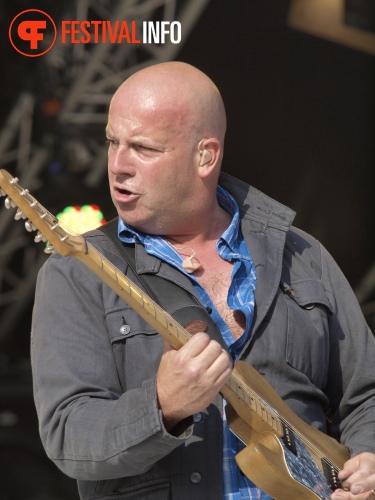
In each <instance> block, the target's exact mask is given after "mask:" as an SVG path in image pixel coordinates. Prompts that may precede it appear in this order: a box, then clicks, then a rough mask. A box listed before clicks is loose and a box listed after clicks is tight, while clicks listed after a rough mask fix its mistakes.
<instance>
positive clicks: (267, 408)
mask: <svg viewBox="0 0 375 500" xmlns="http://www.w3.org/2000/svg"><path fill="white" fill-rule="evenodd" d="M13 187H19V188H20V189H19V193H21V194H22V195H23V196H24V198H25V199H27V201H28V203H29V205H32V204H34V205H35V206H36V207H38V208H39V210H40V211H42V212H43V213H45V214H46V215H49V216H51V218H52V219H53V220H54V221H57V219H56V218H55V217H54V216H53V215H52V214H50V212H48V211H47V210H46V209H45V208H44V207H42V205H40V203H39V202H37V200H36V199H35V198H34V197H33V196H31V195H30V194H29V193H28V191H26V190H24V191H25V192H24V193H23V192H22V188H21V187H20V186H19V184H18V183H13ZM59 226H60V228H61V229H62V230H64V231H66V233H68V234H70V235H72V236H76V235H77V233H75V232H73V231H72V230H71V229H70V228H68V227H65V226H64V225H63V224H61V223H59ZM90 246H91V245H90ZM94 253H96V252H94ZM98 254H99V258H100V260H101V261H102V263H103V258H102V257H103V256H102V255H101V254H100V253H99V252H98ZM105 260H106V264H107V265H108V267H110V268H111V270H112V271H113V272H114V274H115V276H116V278H118V271H117V269H116V268H115V266H113V265H112V263H111V262H110V261H107V259H105ZM122 276H123V275H122V274H121V277H122ZM125 281H127V280H125ZM127 284H128V283H127ZM128 285H129V284H128ZM129 288H130V290H132V286H131V285H129ZM141 298H142V307H145V305H144V299H143V294H141ZM150 300H151V299H150ZM149 305H151V306H153V309H154V315H155V316H154V317H155V319H156V311H157V310H159V313H163V314H161V316H162V317H163V318H164V319H165V322H166V325H165V326H166V328H167V327H168V324H171V323H173V326H174V328H175V329H176V332H178V331H179V330H180V332H181V333H183V334H184V336H185V337H186V334H185V331H184V330H181V329H180V328H179V327H180V325H179V324H178V323H177V322H175V321H174V320H173V318H171V320H173V322H172V321H167V319H166V318H165V315H164V311H163V310H162V309H161V308H159V307H156V306H157V304H156V303H155V302H154V301H152V300H151V304H149ZM186 333H188V332H186ZM177 336H178V335H177ZM187 338H189V337H187ZM234 378H235V379H236V381H237V382H236V385H237V387H238V386H240V387H241V385H243V387H242V390H243V391H244V390H245V391H244V392H247V395H248V396H249V398H250V399H251V394H252V395H253V400H254V402H255V407H256V411H257V413H258V414H259V411H258V409H257V401H259V402H260V406H261V409H262V410H263V409H264V410H265V411H266V414H267V413H270V414H271V421H272V420H273V419H274V420H276V421H277V420H279V421H281V422H282V423H283V424H284V426H285V427H287V428H288V430H289V431H291V432H293V433H294V434H296V435H297V436H298V437H299V439H300V440H301V441H302V442H303V443H307V444H308V445H309V446H310V447H311V449H314V450H315V452H316V454H317V455H318V456H320V457H321V458H323V455H322V453H321V452H320V451H319V450H318V449H317V448H316V446H315V445H314V444H313V443H311V442H310V440H308V439H306V438H305V437H304V436H303V435H301V434H300V433H299V431H297V430H295V429H293V427H292V426H291V425H290V424H289V422H288V421H287V420H286V419H285V418H284V417H281V416H279V415H278V414H277V412H275V410H274V409H273V408H272V407H271V406H270V405H269V404H268V403H267V402H266V401H264V400H263V399H262V398H260V397H259V396H258V395H257V394H256V393H255V392H254V391H253V390H252V389H251V388H250V387H249V386H248V385H247V384H243V383H242V384H239V382H238V377H236V376H234ZM241 382H242V381H241ZM236 392H238V391H236ZM262 407H263V408H262ZM272 415H273V416H272ZM261 416H262V415H261ZM326 462H327V463H328V464H329V465H330V466H331V468H332V469H333V470H335V471H336V472H338V468H337V466H336V465H335V464H333V463H332V461H331V460H329V459H328V458H326Z"/></svg>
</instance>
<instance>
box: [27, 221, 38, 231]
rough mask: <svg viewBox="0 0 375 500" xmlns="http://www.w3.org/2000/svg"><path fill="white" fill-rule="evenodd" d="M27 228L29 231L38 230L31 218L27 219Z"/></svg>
mask: <svg viewBox="0 0 375 500" xmlns="http://www.w3.org/2000/svg"><path fill="white" fill-rule="evenodd" d="M25 228H26V231H29V233H31V232H32V231H35V230H36V227H35V226H34V224H33V223H32V222H31V221H30V220H27V221H26V222H25Z"/></svg>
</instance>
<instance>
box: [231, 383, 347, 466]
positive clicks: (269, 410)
mask: <svg viewBox="0 0 375 500" xmlns="http://www.w3.org/2000/svg"><path fill="white" fill-rule="evenodd" d="M241 382H242V381H241ZM243 386H244V387H245V388H246V391H247V392H248V395H249V397H251V396H250V394H252V395H253V398H254V400H255V401H257V400H258V401H259V402H260V404H261V406H262V405H263V406H264V407H265V410H266V411H268V412H269V413H271V414H272V415H273V416H274V418H275V419H277V420H280V421H281V422H282V423H283V424H284V425H285V427H287V428H288V430H289V431H291V432H292V433H294V434H295V435H297V436H298V437H299V439H300V440H301V441H302V442H303V443H304V444H308V445H309V446H310V448H311V449H312V450H314V451H315V453H316V454H317V455H318V456H319V457H320V458H321V459H322V460H323V459H324V460H325V462H326V463H327V464H328V466H329V467H330V468H331V469H332V470H334V471H335V472H336V473H338V472H339V468H338V467H337V466H336V465H335V464H334V463H333V462H332V461H331V460H330V459H329V458H327V457H325V455H323V454H322V453H321V452H320V451H319V449H318V448H317V447H316V446H315V445H314V444H313V443H312V442H311V441H310V440H308V439H306V438H305V437H304V436H303V435H302V434H301V433H300V432H299V431H298V430H296V429H294V428H293V427H292V426H291V424H290V423H289V422H288V421H287V420H286V419H285V418H284V417H282V416H280V415H278V413H277V412H276V411H275V410H274V409H273V408H272V407H271V406H270V405H269V404H268V403H267V402H266V401H264V400H263V399H262V398H261V397H260V396H258V395H257V394H256V393H255V392H254V391H253V390H252V389H251V388H250V387H249V386H248V385H247V384H245V383H243ZM257 413H258V414H259V412H258V411H257ZM271 419H272V417H271Z"/></svg>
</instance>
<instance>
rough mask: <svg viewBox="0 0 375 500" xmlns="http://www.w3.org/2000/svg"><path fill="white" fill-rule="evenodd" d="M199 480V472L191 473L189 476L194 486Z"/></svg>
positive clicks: (200, 477)
mask: <svg viewBox="0 0 375 500" xmlns="http://www.w3.org/2000/svg"><path fill="white" fill-rule="evenodd" d="M201 479H202V476H201V475H200V474H199V472H193V474H192V475H191V476H190V481H191V482H192V483H194V484H197V483H199V482H200V480H201Z"/></svg>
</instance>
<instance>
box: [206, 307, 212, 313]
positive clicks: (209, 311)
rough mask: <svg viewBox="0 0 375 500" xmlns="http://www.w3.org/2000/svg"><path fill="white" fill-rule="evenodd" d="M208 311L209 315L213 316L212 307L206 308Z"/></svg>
mask: <svg viewBox="0 0 375 500" xmlns="http://www.w3.org/2000/svg"><path fill="white" fill-rule="evenodd" d="M206 311H207V312H208V314H212V307H210V306H208V307H206Z"/></svg>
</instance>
